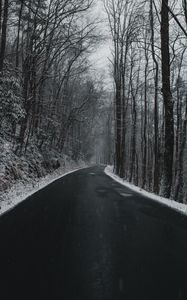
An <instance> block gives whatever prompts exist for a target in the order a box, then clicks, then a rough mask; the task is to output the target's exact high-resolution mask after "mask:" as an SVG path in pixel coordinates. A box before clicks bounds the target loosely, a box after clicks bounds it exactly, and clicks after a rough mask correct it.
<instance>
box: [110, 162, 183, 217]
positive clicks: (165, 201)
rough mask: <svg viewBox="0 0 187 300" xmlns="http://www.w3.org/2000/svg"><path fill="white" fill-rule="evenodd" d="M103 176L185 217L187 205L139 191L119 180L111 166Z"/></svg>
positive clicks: (137, 188) (132, 185)
mask: <svg viewBox="0 0 187 300" xmlns="http://www.w3.org/2000/svg"><path fill="white" fill-rule="evenodd" d="M104 172H105V174H106V175H108V176H109V177H111V178H112V179H114V180H115V181H117V182H118V183H120V184H122V185H123V186H125V187H127V188H129V189H131V190H133V191H135V192H136V193H139V194H141V195H142V196H144V197H147V198H149V199H152V200H155V201H157V202H160V203H162V204H163V205H166V206H169V207H170V208H172V209H174V210H176V211H179V212H180V213H182V214H185V215H187V204H184V203H178V202H176V201H174V200H170V199H168V198H163V197H161V196H158V195H156V194H154V193H150V192H147V191H145V190H143V189H141V188H140V187H138V186H135V185H134V184H131V183H129V182H128V181H126V180H123V179H122V178H119V176H117V175H115V174H114V173H113V166H107V167H106V168H105V171H104Z"/></svg>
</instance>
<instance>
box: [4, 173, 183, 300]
mask: <svg viewBox="0 0 187 300" xmlns="http://www.w3.org/2000/svg"><path fill="white" fill-rule="evenodd" d="M0 299H1V300H6V299H10V300H15V299H16V300H31V299H32V300H43V299H44V300H49V299H50V300H56V299H61V300H122V299H124V300H178V299H180V300H181V299H184V300H186V299H187V217H184V216H182V215H180V214H179V213H177V212H175V211H173V210H171V209H169V208H167V207H164V206H161V205H160V204H158V203H156V202H154V201H152V200H149V199H147V198H144V197H142V196H141V195H138V194H136V193H134V192H132V191H131V190H129V189H127V188H125V187H123V186H121V185H119V184H118V183H116V182H115V181H113V180H112V179H111V178H109V177H108V176H106V175H105V174H104V172H103V168H101V167H92V168H88V169H83V170H80V171H77V172H75V173H72V174H70V175H67V176H65V177H64V178H61V179H59V180H57V181H55V182H53V183H52V184H50V185H49V186H47V187H46V188H44V189H43V190H40V191H39V192H37V193H36V194H34V195H33V196H31V197H29V198H28V199H27V200H26V201H25V202H23V203H21V204H20V205H18V206H17V207H16V208H15V209H14V210H12V211H10V212H9V213H7V214H5V215H3V216H2V217H1V218H0Z"/></svg>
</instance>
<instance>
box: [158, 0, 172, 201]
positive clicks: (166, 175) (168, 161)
mask: <svg viewBox="0 0 187 300" xmlns="http://www.w3.org/2000/svg"><path fill="white" fill-rule="evenodd" d="M167 7H168V0H162V8H161V56H162V93H163V101H164V108H165V118H164V123H165V124H164V125H165V143H164V167H163V182H162V183H163V192H162V193H163V196H164V197H167V198H169V197H170V195H171V187H172V178H173V149H174V121H173V102H172V95H171V88H170V54H169V14H168V8H167Z"/></svg>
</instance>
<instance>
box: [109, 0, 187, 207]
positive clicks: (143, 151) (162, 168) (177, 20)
mask: <svg viewBox="0 0 187 300" xmlns="http://www.w3.org/2000/svg"><path fill="white" fill-rule="evenodd" d="M105 10H106V12H107V16H108V23H109V28H110V33H111V37H112V42H113V52H112V56H113V63H112V64H113V78H114V83H115V97H114V109H115V153H114V156H115V163H114V165H115V172H116V174H118V175H119V176H120V177H122V178H125V179H128V180H129V181H131V182H134V183H135V184H137V185H139V186H141V187H142V188H145V189H147V190H150V191H153V192H155V193H157V194H161V195H163V196H165V197H173V198H175V200H177V201H181V202H183V201H186V188H187V186H186V175H185V164H186V156H185V149H186V116H187V115H186V107H187V102H186V99H187V98H186V87H187V86H186V84H187V82H186V77H185V72H186V67H185V66H186V36H187V35H186V33H187V31H186V25H187V23H186V20H187V18H186V16H187V6H186V1H181V2H180V3H179V1H168V0H163V1H161V2H159V1H157V0H150V1H146V0H145V1H142V0H139V1H134V0H129V1H125V0H106V1H105Z"/></svg>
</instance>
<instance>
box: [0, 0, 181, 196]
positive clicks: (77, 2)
mask: <svg viewBox="0 0 187 300" xmlns="http://www.w3.org/2000/svg"><path fill="white" fill-rule="evenodd" d="M98 5H99V7H102V8H103V13H105V16H106V20H104V21H103V20H98V19H97V16H96V17H95V15H94V11H96V10H95V7H98ZM100 29H101V30H100ZM103 29H104V33H105V34H104V35H103ZM106 37H107V38H108V39H106ZM186 37H187V2H186V1H185V0H183V1H175V0H173V1H169V0H163V1H157V0H138V1H135V0H128V1H127V0H105V1H99V0H98V1H92V0H71V1H67V0H63V1H60V0H50V1H47V0H34V1H31V0H16V1H11V0H4V1H0V98H1V102H0V139H1V152H2V154H3V155H2V157H1V160H0V164H1V165H2V166H4V164H5V163H4V160H6V158H7V157H8V155H9V154H8V153H9V152H10V149H11V153H12V154H11V155H12V156H11V158H9V160H11V161H12V162H10V161H9V162H8V163H6V167H5V171H3V172H2V173H3V175H2V174H1V179H2V180H4V177H7V176H9V175H10V173H12V174H13V175H11V176H13V177H15V179H16V178H19V168H22V166H21V165H22V163H23V161H22V163H21V165H20V164H19V162H20V159H23V160H25V161H29V160H30V159H31V158H32V163H28V166H27V167H28V169H29V170H32V171H33V170H35V171H34V172H35V174H37V176H42V175H43V173H42V172H40V170H39V168H38V164H40V165H41V166H42V167H44V168H46V169H48V170H51V169H52V170H53V169H54V168H57V167H58V166H59V165H60V162H59V157H61V156H63V155H68V157H70V158H71V159H72V160H73V161H79V160H80V159H81V160H83V161H87V162H95V163H104V164H113V163H114V170H115V173H116V174H117V175H119V176H120V177H121V178H124V179H127V180H129V181H130V182H132V183H134V184H136V185H138V186H140V187H141V188H143V189H146V190H149V191H152V192H154V193H156V194H160V195H162V196H165V197H172V198H174V199H175V200H177V201H180V202H185V201H186V197H187V194H186V191H187V172H186V171H185V165H186V160H187V157H186V125H187V96H186V84H187V83H186V76H185V71H186V62H187V61H186V49H187V43H186ZM101 41H105V42H104V43H109V44H110V45H111V49H112V53H111V57H109V64H110V70H111V64H112V78H113V82H114V89H113V91H112V84H110V83H109V82H108V83H107V84H106V85H105V84H104V82H103V80H102V76H103V74H99V73H98V74H97V73H95V72H94V71H93V68H92V66H91V61H90V55H91V53H93V52H95V51H97V47H98V45H99V44H100V42H101ZM111 41H112V44H111ZM106 56H107V54H106ZM109 84H110V87H109ZM7 149H8V150H7ZM14 160H15V161H14ZM25 161H24V163H25ZM33 161H35V167H34V168H33V166H32V164H33ZM41 161H42V162H41ZM29 172H30V171H29ZM3 176H4V177H3ZM1 187H2V185H1ZM3 187H4V186H3Z"/></svg>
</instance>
